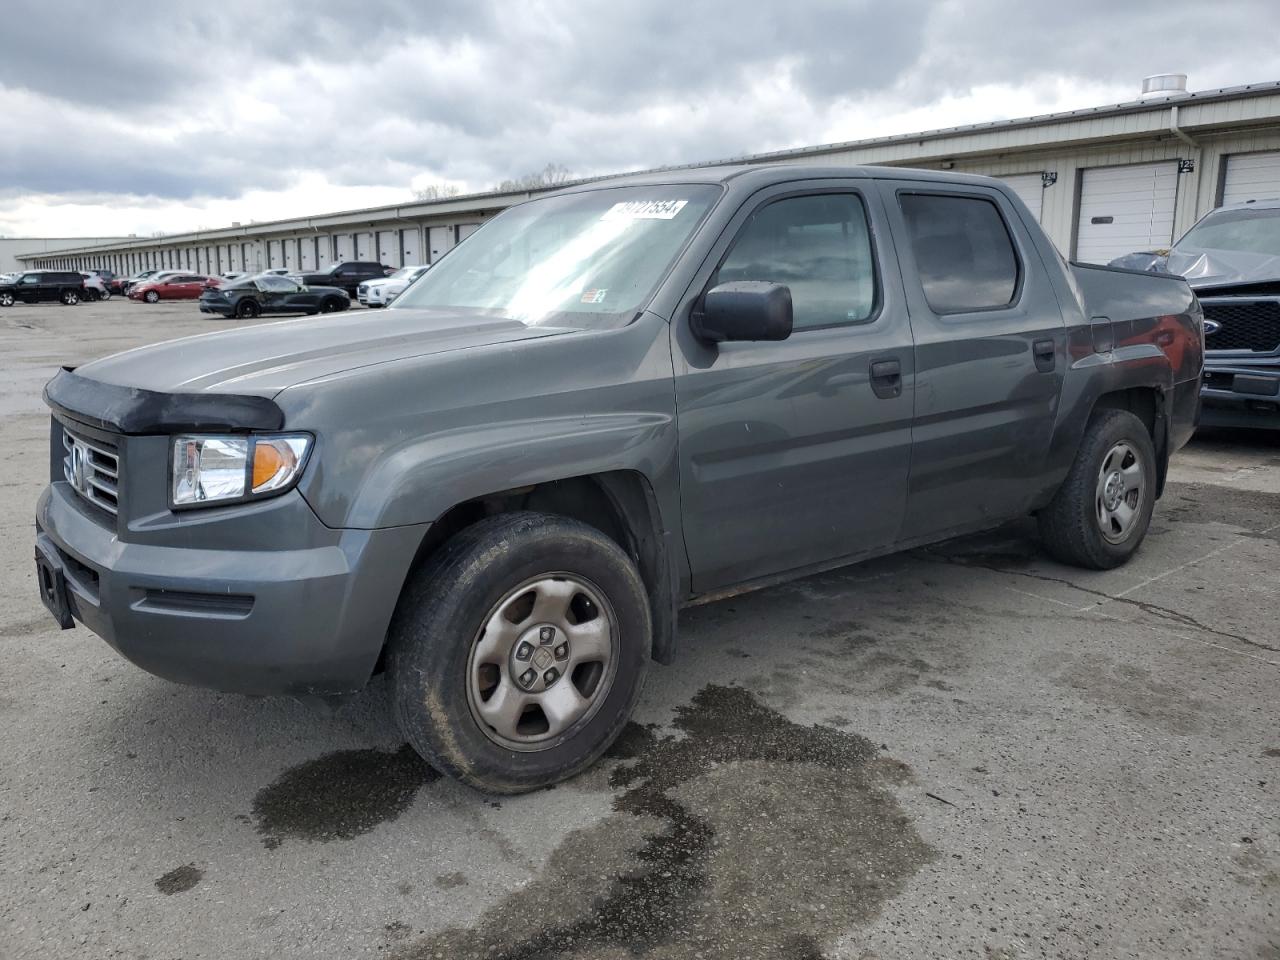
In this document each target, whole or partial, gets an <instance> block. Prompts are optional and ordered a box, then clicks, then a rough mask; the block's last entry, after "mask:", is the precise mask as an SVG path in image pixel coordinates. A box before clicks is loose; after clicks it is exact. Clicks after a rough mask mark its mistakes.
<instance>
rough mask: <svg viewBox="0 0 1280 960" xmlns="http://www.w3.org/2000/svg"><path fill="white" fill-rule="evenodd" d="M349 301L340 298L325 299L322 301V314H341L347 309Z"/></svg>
mask: <svg viewBox="0 0 1280 960" xmlns="http://www.w3.org/2000/svg"><path fill="white" fill-rule="evenodd" d="M347 306H348V301H346V300H343V299H342V298H340V297H325V298H324V299H323V300H321V301H320V312H321V313H341V312H342V311H343V310H345V309H347Z"/></svg>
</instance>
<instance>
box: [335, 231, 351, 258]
mask: <svg viewBox="0 0 1280 960" xmlns="http://www.w3.org/2000/svg"><path fill="white" fill-rule="evenodd" d="M333 249H334V251H335V256H334V260H333V262H334V263H345V262H347V261H348V260H354V259H355V257H353V256H352V255H351V234H349V233H335V234H334V235H333Z"/></svg>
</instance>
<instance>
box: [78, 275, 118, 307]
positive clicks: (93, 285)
mask: <svg viewBox="0 0 1280 960" xmlns="http://www.w3.org/2000/svg"><path fill="white" fill-rule="evenodd" d="M80 276H82V277H84V288H85V290H92V291H94V293H96V294H97V296H96V297H91V299H94V300H110V299H111V288H110V287H109V286H107V282H106V281H105V280H103V279H102V278H101V277H100V276H98V275H97V274H96V273H90V272H87V271H84V270H81V271H80Z"/></svg>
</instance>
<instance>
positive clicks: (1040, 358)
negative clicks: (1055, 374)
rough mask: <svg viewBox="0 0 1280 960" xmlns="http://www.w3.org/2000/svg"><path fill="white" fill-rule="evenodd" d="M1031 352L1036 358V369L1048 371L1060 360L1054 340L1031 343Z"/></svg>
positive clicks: (1043, 371)
mask: <svg viewBox="0 0 1280 960" xmlns="http://www.w3.org/2000/svg"><path fill="white" fill-rule="evenodd" d="M1031 353H1032V354H1033V355H1034V356H1035V359H1036V369H1037V370H1039V371H1040V372H1041V373H1048V372H1049V371H1051V370H1052V369H1053V367H1054V364H1055V363H1057V361H1058V353H1057V349H1056V348H1055V346H1054V343H1053V341H1052V340H1037V341H1036V342H1035V343H1033V344H1032V345H1031Z"/></svg>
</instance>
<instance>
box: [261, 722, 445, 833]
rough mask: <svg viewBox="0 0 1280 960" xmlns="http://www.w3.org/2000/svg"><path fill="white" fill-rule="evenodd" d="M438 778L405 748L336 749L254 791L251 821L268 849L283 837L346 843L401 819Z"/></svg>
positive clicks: (412, 752) (437, 775)
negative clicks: (428, 785)
mask: <svg viewBox="0 0 1280 960" xmlns="http://www.w3.org/2000/svg"><path fill="white" fill-rule="evenodd" d="M439 776H440V774H438V773H437V772H436V771H435V770H433V769H431V767H429V766H427V764H425V763H423V762H422V758H421V757H419V756H418V754H417V753H415V752H414V750H413V748H412V747H410V746H408V745H407V744H406V745H405V746H403V747H401V748H400V749H399V750H396V751H395V752H392V753H388V752H386V751H383V750H340V751H337V752H336V753H329V754H326V755H325V756H323V757H318V758H316V759H315V760H309V761H307V762H306V763H303V764H299V765H298V766H296V767H293V768H291V769H289V770H286V771H285V772H284V773H283V774H281V775H280V776H279V777H278V778H276V780H275V781H274V782H272V783H271V784H270V785H269V786H267V787H264V788H263V789H262V790H259V791H258V794H257V796H256V797H254V800H253V820H254V825H255V827H256V829H257V831H258V833H259V834H260V835H261V836H262V842H263V844H264V845H265V846H266V847H267V848H268V849H274V848H276V847H278V846H279V845H280V844H281V842H282V841H283V840H284V839H286V838H296V839H300V840H318V841H329V840H350V839H351V838H352V837H356V836H359V835H360V834H362V833H368V832H369V831H370V830H372V829H373V828H374V827H376V826H377V825H378V824H380V823H385V822H387V821H389V820H394V819H395V818H396V817H398V816H400V814H402V813H403V812H404V811H405V810H407V809H408V808H409V805H410V804H411V803H413V799H414V797H415V796H417V793H418V790H419V788H421V787H422V786H423V785H424V784H427V783H430V782H431V781H432V780H436V779H438V778H439Z"/></svg>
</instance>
